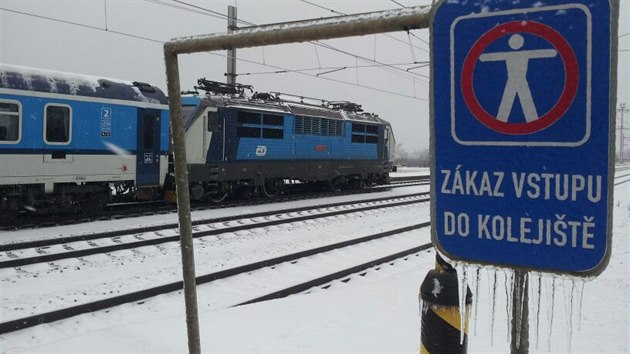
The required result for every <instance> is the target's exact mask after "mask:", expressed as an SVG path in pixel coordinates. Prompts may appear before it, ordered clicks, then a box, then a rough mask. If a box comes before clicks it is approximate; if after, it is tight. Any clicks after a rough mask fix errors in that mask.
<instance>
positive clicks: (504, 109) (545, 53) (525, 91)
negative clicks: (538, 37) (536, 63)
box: [479, 34, 558, 123]
mask: <svg viewBox="0 0 630 354" xmlns="http://www.w3.org/2000/svg"><path fill="white" fill-rule="evenodd" d="M524 42H525V40H524V39H523V36H521V35H520V34H513V35H511V36H510V39H509V40H508V44H509V45H510V48H512V49H513V50H514V51H512V52H496V53H486V54H482V55H480V56H479V60H480V61H482V62H489V61H505V64H506V67H507V75H508V78H507V83H506V84H505V90H504V91H503V98H501V105H500V106H499V113H498V114H497V117H496V118H497V120H499V121H502V122H507V121H508V118H509V116H510V112H511V111H512V106H514V99H515V98H516V95H518V98H519V100H520V102H521V107H522V108H523V114H524V115H525V120H526V121H527V122H528V123H529V122H532V121H535V120H537V119H538V118H539V116H538V112H537V110H536V105H535V104H534V99H533V98H532V92H531V90H530V89H529V83H528V82H527V67H528V65H529V60H530V59H539V58H553V57H555V56H556V55H557V54H558V52H557V51H556V50H555V49H537V50H521V51H519V49H521V48H522V47H523V43H524Z"/></svg>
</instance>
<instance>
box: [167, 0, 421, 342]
mask: <svg viewBox="0 0 630 354" xmlns="http://www.w3.org/2000/svg"><path fill="white" fill-rule="evenodd" d="M430 10H431V7H430V6H421V7H412V8H404V9H396V10H389V11H380V12H372V13H364V14H358V15H350V16H339V17H330V18H324V19H316V20H307V21H298V22H286V23H278V24H271V25H264V26H256V27H246V28H242V29H239V30H236V31H233V32H232V33H222V34H211V35H205V36H195V37H187V38H180V39H175V40H172V41H170V42H167V43H165V44H164V60H165V61H166V77H167V84H168V96H169V108H170V116H171V134H172V139H173V150H174V160H175V181H176V185H177V208H178V214H179V229H180V239H181V246H182V269H183V273H184V296H185V299H186V324H187V326H188V349H189V352H190V353H200V352H201V346H200V341H199V319H198V314H197V294H196V290H195V285H196V284H195V263H194V252H193V243H192V225H191V218H190V196H189V194H188V168H187V163H186V146H185V139H184V127H183V122H182V120H181V93H180V83H179V67H178V59H177V58H178V55H179V54H190V53H198V52H209V51H214V50H227V49H234V50H235V49H237V48H248V47H259V46H265V45H273V44H284V43H297V42H307V41H316V40H321V39H331V38H342V37H352V36H364V35H369V34H377V33H384V32H394V31H403V30H409V29H419V28H428V27H429V20H430Z"/></svg>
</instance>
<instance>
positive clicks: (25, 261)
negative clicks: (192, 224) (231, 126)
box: [0, 193, 429, 269]
mask: <svg viewBox="0 0 630 354" xmlns="http://www.w3.org/2000/svg"><path fill="white" fill-rule="evenodd" d="M426 194H428V193H425V195H426ZM390 199H391V198H390ZM401 199H402V198H401ZM428 200H429V198H428V197H427V198H423V199H414V200H408V201H402V202H396V203H389V204H379V205H370V206H366V207H360V208H355V209H347V210H337V211H330V212H324V213H320V214H314V215H305V216H297V217H290V218H286V219H279V220H270V221H262V222H257V223H253V224H247V225H239V226H233V227H226V228H221V229H214V230H207V231H195V232H193V233H192V237H193V238H199V237H205V236H213V235H220V234H223V233H227V232H238V231H243V230H250V229H257V228H261V227H269V226H276V225H282V224H287V223H291V222H299V221H305V220H312V219H320V218H326V217H331V216H337V215H343V214H351V213H357V212H364V211H370V210H374V209H382V208H389V207H396V206H404V205H410V204H417V203H424V202H426V201H428ZM345 204H346V205H347V204H348V203H345ZM352 204H357V203H352ZM313 209H321V208H308V209H307V210H313ZM296 210H297V209H294V210H291V212H296ZM268 214H269V215H277V214H279V213H277V212H273V213H268ZM238 219H243V218H242V217H240V218H238ZM178 240H179V235H175V236H166V237H158V238H153V239H147V240H139V241H132V242H128V243H121V244H115V245H109V246H101V247H94V248H86V249H81V250H73V251H67V252H60V253H53V254H46V255H38V256H34V257H27V258H20V259H10V260H7V261H3V262H0V269H2V268H10V267H22V266H26V265H31V264H37V263H45V262H52V261H57V260H62V259H68V258H78V257H85V256H91V255H95V254H102V253H109V252H115V251H121V250H126V249H133V248H139V247H144V246H155V245H159V244H163V243H168V242H176V241H178Z"/></svg>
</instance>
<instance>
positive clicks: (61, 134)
mask: <svg viewBox="0 0 630 354" xmlns="http://www.w3.org/2000/svg"><path fill="white" fill-rule="evenodd" d="M44 124H45V126H46V136H45V141H46V143H49V144H67V143H69V142H70V132H71V129H70V127H71V124H72V117H71V112H70V107H68V106H55V105H48V106H46V118H45V122H44Z"/></svg>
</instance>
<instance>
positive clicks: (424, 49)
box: [300, 0, 429, 53]
mask: <svg viewBox="0 0 630 354" xmlns="http://www.w3.org/2000/svg"><path fill="white" fill-rule="evenodd" d="M300 1H301V2H303V3H305V4H309V5H311V6H315V7H318V8H320V9H323V10H326V11H330V12H332V13H334V14H336V15H343V16H347V15H348V14H347V13H344V12H341V11H337V10H334V9H331V8H328V7H325V6H322V5H319V4H316V3H314V2H311V1H308V0H300ZM403 7H404V6H403ZM383 36H385V37H387V38H390V39H393V40H395V41H397V42H400V43H404V44H405V45H406V44H408V43H407V42H405V41H404V40H402V39H399V38H396V37H394V36H391V35H389V34H383ZM414 37H416V36H414ZM416 38H418V37H416ZM427 44H428V43H427ZM414 47H415V48H416V49H419V50H421V51H424V52H426V53H428V52H429V51H428V50H427V49H426V48H422V47H418V46H414Z"/></svg>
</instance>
